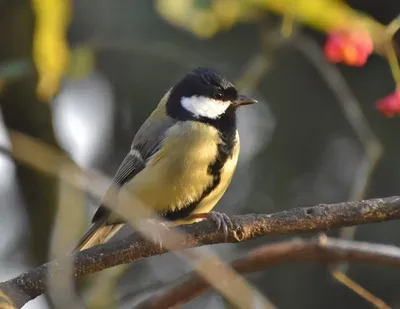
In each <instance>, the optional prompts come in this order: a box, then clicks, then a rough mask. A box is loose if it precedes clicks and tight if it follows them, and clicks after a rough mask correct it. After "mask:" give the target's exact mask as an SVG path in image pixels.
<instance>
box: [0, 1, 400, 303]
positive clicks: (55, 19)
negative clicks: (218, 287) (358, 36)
mask: <svg viewBox="0 0 400 309" xmlns="http://www.w3.org/2000/svg"><path fill="white" fill-rule="evenodd" d="M304 1H307V3H308V4H305V2H304ZM304 1H299V3H300V2H301V3H303V4H304V5H305V6H304V7H303V9H305V10H309V11H310V16H311V15H312V14H314V15H320V16H321V18H324V17H327V20H328V21H329V16H336V15H335V14H337V12H334V11H333V10H334V7H332V8H331V7H330V6H329V5H330V4H331V5H333V6H334V4H335V5H336V4H339V3H340V5H343V6H344V7H346V10H358V12H359V13H360V14H361V12H363V13H364V14H367V16H368V18H370V19H371V20H375V21H376V22H377V23H380V24H382V25H386V24H388V23H390V22H391V21H392V20H393V19H394V18H396V16H397V15H398V14H399V13H400V2H399V1H398V0H382V1H376V0H351V1H349V2H347V3H346V2H342V1H339V0H335V1H334V0H332V1H322V0H304ZM262 2H263V1H261V0H260V1H250V0H204V1H201V0H197V1H195V0H169V1H168V0H158V1H150V0H130V1H127V0H116V1H111V0H96V1H94V0H80V1H77V0H76V1H72V0H71V2H68V1H67V0H64V1H60V2H57V1H52V0H33V1H27V0H13V1H7V0H0V106H1V111H2V121H1V130H0V142H1V145H2V150H1V151H0V175H1V177H0V199H1V203H0V235H1V237H0V280H1V281H4V280H6V279H9V278H11V277H13V276H16V275H18V274H19V273H21V272H23V271H25V270H27V269H30V268H32V267H35V266H38V265H40V264H42V263H44V262H45V261H47V260H48V259H49V253H48V250H49V242H50V239H51V236H52V233H54V230H53V227H54V224H55V223H54V222H55V216H56V213H57V212H58V207H59V206H58V204H57V198H58V194H59V183H58V181H57V180H56V179H55V178H54V177H51V176H48V175H46V174H44V173H42V172H39V171H37V170H34V169H31V168H30V167H27V166H25V165H23V164H20V163H19V162H18V161H15V160H13V158H12V157H11V156H10V155H9V151H10V150H12V148H13V146H14V145H13V144H12V140H10V138H9V135H8V133H7V129H12V130H16V131H19V132H22V133H24V134H26V135H28V136H31V137H34V138H37V139H39V140H41V141H44V142H46V143H47V144H49V145H52V146H53V147H56V148H58V149H59V150H61V151H64V152H65V153H67V154H68V155H69V156H70V158H71V159H72V160H73V161H74V162H75V163H76V164H78V165H79V166H81V167H83V168H90V169H97V170H99V171H101V172H103V173H105V174H106V175H109V176H113V174H114V173H115V172H116V170H117V168H118V166H119V164H120V162H121V161H122V159H123V157H124V156H125V154H126V152H127V151H128V149H129V147H130V143H131V141H132V138H133V136H134V134H135V132H136V130H137V129H138V128H139V127H140V125H141V124H142V122H143V121H144V120H145V119H146V118H147V117H148V115H149V114H150V112H151V111H152V110H153V109H154V108H155V106H156V104H157V103H158V101H159V100H160V98H161V97H162V95H163V94H164V93H165V92H166V90H168V88H169V87H170V86H171V85H172V84H174V83H175V82H176V81H177V80H178V79H180V78H181V77H182V76H183V75H184V74H185V73H186V72H187V71H189V70H191V69H192V68H194V67H196V66H209V67H212V68H215V69H217V70H218V71H220V72H221V73H222V74H224V75H226V76H227V77H228V78H229V79H230V80H232V81H233V82H234V83H236V84H237V85H238V87H239V88H240V89H241V90H243V91H244V92H247V93H248V94H251V95H253V96H254V97H256V98H257V99H258V100H259V101H260V104H258V105H254V106H252V107H249V108H246V109H243V110H241V111H240V113H239V130H240V134H241V141H242V147H241V148H242V151H241V155H240V162H239V167H238V169H237V171H236V174H235V177H234V180H233V182H232V184H231V186H230V188H229V190H228V192H227V194H226V195H225V196H224V197H223V199H222V200H221V202H220V203H219V204H218V206H217V210H218V211H221V212H226V213H227V214H245V213H270V212H277V211H281V210H285V209H290V208H293V207H298V206H308V205H313V204H317V203H334V202H341V201H345V200H349V199H359V198H373V197H384V196H390V195H396V194H397V195H398V194H399V192H398V183H399V181H400V164H398V162H399V158H400V143H399V142H398V141H399V140H398V132H399V130H400V121H399V118H386V117H384V116H383V115H382V114H380V113H379V112H378V111H377V110H376V108H375V102H376V101H377V100H378V99H379V98H381V97H384V96H386V95H387V94H388V93H390V92H392V91H393V89H394V87H395V83H394V81H393V77H392V75H391V71H390V67H389V65H388V62H387V60H386V59H385V58H384V57H381V56H379V55H376V54H375V55H372V56H371V57H370V58H369V60H368V62H367V63H366V65H365V66H363V67H360V68H354V67H348V66H345V65H341V64H339V65H334V64H330V63H329V62H327V61H326V60H325V58H324V54H323V44H324V41H325V39H326V35H327V33H329V27H325V26H323V27H322V28H324V29H321V27H319V26H318V25H316V24H315V23H314V22H313V21H312V20H311V21H310V22H308V21H305V22H304V23H303V22H302V21H299V22H295V23H294V25H292V29H293V33H292V34H291V35H290V36H286V37H285V36H283V35H282V31H281V29H282V23H283V20H282V12H279V9H276V7H279V4H281V3H282V4H285V3H288V2H290V1H288V0H280V1H278V0H277V1H267V0H265V1H264V2H265V3H264V4H262ZM329 3H330V4H329ZM275 4H276V5H275ZM268 6H270V7H271V10H269V7H268ZM307 6H308V7H307ZM331 9H332V11H330V10H331ZM57 12H58V13H57ZM60 12H61V13H60ZM331 12H332V14H331ZM354 12H355V11H354ZM292 13H293V15H296V14H295V12H294V11H293V12H291V14H292ZM46 14H47V15H46ZM314 15H313V16H314ZM49 16H50V17H49ZM363 16H364V15H363ZM311 19H312V18H311ZM314 26H315V27H314ZM46 31H47V32H46ZM59 37H60V38H61V39H60V40H61V41H58V38H59ZM62 40H65V41H62ZM397 41H399V40H397ZM63 44H66V46H64V45H63ZM46 52H47V53H46ZM66 53H68V55H69V61H68V63H67V61H66V60H65V59H66ZM46 61H48V62H46ZM46 63H47V64H46ZM46 65H48V67H46ZM61 73H62V74H61ZM61 75H62V78H59V81H60V83H59V85H58V81H57V80H58V76H61ZM28 155H30V154H28ZM32 155H34V154H32ZM84 206H85V208H84V209H79V208H77V207H74V206H71V210H73V211H81V212H82V214H81V217H82V222H83V223H82V222H80V223H76V222H70V224H69V225H68V228H70V229H76V231H77V232H76V233H77V234H78V235H80V234H83V232H84V231H85V229H86V227H87V224H88V223H89V221H90V219H91V216H92V214H93V213H94V211H95V210H96V206H97V201H96V200H95V199H93V198H91V197H89V196H86V197H85V200H84ZM66 207H68V206H66ZM399 233H400V225H399V224H398V222H387V223H381V224H376V225H366V226H362V227H359V228H357V230H356V231H355V234H354V237H355V239H357V240H364V241H370V242H379V243H386V244H395V245H400V239H399V237H398V235H399ZM345 234H346V233H345ZM328 235H331V236H339V235H340V234H339V231H329V232H328ZM346 235H347V236H349V235H350V234H349V233H347V234H346ZM293 236H294V235H290V236H280V237H263V238H260V239H257V240H254V241H249V242H246V243H242V244H226V245H225V244H224V245H216V246H212V249H213V250H215V251H216V252H218V254H220V256H221V257H222V258H223V260H225V261H230V260H232V259H234V258H235V257H239V256H241V255H243V254H245V253H246V252H248V251H249V250H250V249H251V248H254V247H257V246H259V245H261V244H264V243H268V242H272V241H277V240H281V239H287V238H288V237H293ZM296 236H302V237H309V236H312V235H304V234H303V235H296ZM121 269H122V270H120V271H116V270H115V269H113V270H112V271H108V273H107V276H109V279H107V281H108V282H111V283H115V284H116V285H117V293H116V294H115V295H114V296H110V295H112V294H107V293H105V292H104V289H107V288H104V289H103V288H102V287H100V288H98V291H102V292H101V293H100V292H97V293H98V294H96V289H95V288H92V292H93V291H94V292H93V293H92V294H91V295H92V296H90V297H92V299H94V301H88V302H87V307H90V308H112V306H115V307H120V308H127V309H128V308H132V307H133V305H134V303H135V302H136V301H137V300H138V299H141V298H142V297H144V296H145V295H148V294H151V293H152V292H153V291H155V290H157V289H158V288H159V287H162V286H163V285H164V284H165V283H167V282H169V281H171V280H173V279H175V278H178V277H179V276H181V275H183V274H185V273H186V272H188V271H189V270H190V269H191V268H190V265H185V264H182V262H181V261H180V260H179V259H178V258H177V257H176V256H174V255H173V254H171V253H169V254H165V255H163V256H156V257H152V258H149V259H145V260H143V261H139V262H137V263H135V264H134V265H131V266H129V267H125V268H121ZM348 275H349V276H350V277H351V278H353V279H354V280H355V281H357V282H358V283H359V284H361V285H362V286H364V287H365V288H366V289H368V290H369V291H370V292H372V293H373V294H375V295H376V296H378V297H380V298H382V299H383V300H384V301H385V302H386V303H387V304H389V305H390V306H391V307H392V308H400V294H399V293H398V287H399V286H400V271H399V270H396V269H388V268H384V267H379V266H359V265H351V266H350V268H349V269H348ZM111 278H112V279H111ZM246 278H248V280H250V281H251V282H252V283H254V285H255V286H256V287H257V288H258V289H259V290H260V291H262V293H263V294H265V295H266V296H267V297H268V298H269V299H270V300H271V301H272V302H273V303H274V304H275V305H276V307H277V308H339V307H340V308H369V307H371V305H370V304H368V303H367V302H366V301H365V300H363V299H362V298H360V297H359V296H358V295H356V294H355V293H354V292H352V291H350V290H349V289H347V288H346V287H344V286H342V285H341V284H339V283H338V282H336V281H335V280H334V279H333V278H332V277H331V275H330V274H329V272H328V271H327V270H326V269H325V268H324V267H323V266H321V265H318V264H310V263H295V264H288V265H282V266H279V267H272V268H270V269H266V270H264V271H262V272H259V273H256V274H252V275H251V276H247V277H246ZM99 284H100V283H99V280H97V281H95V282H94V283H93V285H99ZM100 285H101V284H100ZM93 295H94V296H93ZM113 297H114V298H115V299H114V298H113ZM111 300H112V301H111ZM114 300H115V302H114ZM51 307H54V306H53V305H51V304H50V302H49V300H48V298H47V297H44V296H41V297H39V298H37V299H36V300H34V301H32V302H30V303H28V304H27V305H26V308H51ZM183 307H184V308H191V309H192V308H229V305H227V304H226V303H225V302H224V300H223V299H222V298H221V297H220V296H219V295H218V294H216V293H214V292H209V293H207V294H205V295H203V296H201V297H199V298H197V299H195V300H193V301H191V302H189V303H187V304H186V305H184V306H183Z"/></svg>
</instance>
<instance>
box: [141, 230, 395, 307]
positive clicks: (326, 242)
mask: <svg viewBox="0 0 400 309" xmlns="http://www.w3.org/2000/svg"><path fill="white" fill-rule="evenodd" d="M293 261H318V262H322V263H324V264H327V263H337V262H358V263H373V264H380V265H388V266H395V267H400V248H398V247H395V246H390V245H381V244H372V243H366V242H356V241H349V240H340V239H333V238H325V237H323V238H320V239H319V240H301V239H296V240H292V241H286V242H280V243H275V244H268V245H264V246H261V247H259V248H257V249H255V250H253V251H252V252H250V253H249V254H248V255H246V256H245V257H242V258H239V259H237V260H236V261H234V262H233V263H232V264H231V266H232V268H233V269H234V270H235V271H237V272H238V273H241V274H244V273H251V272H256V271H259V270H262V269H265V268H267V267H270V266H272V265H277V264H282V263H286V262H293ZM208 288H210V285H209V284H208V283H207V282H206V281H205V280H203V279H202V278H201V277H199V276H198V275H197V274H196V273H195V272H191V273H189V274H186V275H184V276H182V277H181V278H179V279H177V280H175V281H174V282H173V283H171V284H169V287H168V288H167V289H166V290H164V291H163V292H162V293H161V294H160V293H157V292H156V293H153V295H154V294H155V295H154V296H151V297H149V298H148V299H146V300H144V301H142V302H140V303H139V304H137V305H136V306H135V307H134V308H135V309H168V308H174V306H179V305H182V304H184V303H186V302H188V301H190V300H191V299H193V298H195V297H197V296H200V295H201V294H203V293H205V292H206V291H207V290H208Z"/></svg>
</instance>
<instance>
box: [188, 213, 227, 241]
mask: <svg viewBox="0 0 400 309" xmlns="http://www.w3.org/2000/svg"><path fill="white" fill-rule="evenodd" d="M191 217H193V218H194V219H197V218H198V219H210V220H211V221H213V222H214V223H215V224H216V225H217V228H218V229H222V231H223V232H224V235H225V242H227V241H228V235H229V233H228V232H229V229H233V227H234V226H233V222H232V220H231V219H230V218H229V217H228V215H227V214H225V213H222V212H216V211H210V212H208V213H199V214H193V215H192V216H191Z"/></svg>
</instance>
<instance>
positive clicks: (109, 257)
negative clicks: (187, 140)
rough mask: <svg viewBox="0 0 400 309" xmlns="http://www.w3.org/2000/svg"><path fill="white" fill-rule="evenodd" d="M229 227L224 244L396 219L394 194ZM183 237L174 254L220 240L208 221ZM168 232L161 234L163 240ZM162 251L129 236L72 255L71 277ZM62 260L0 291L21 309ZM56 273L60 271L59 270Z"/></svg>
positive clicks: (399, 204)
mask: <svg viewBox="0 0 400 309" xmlns="http://www.w3.org/2000/svg"><path fill="white" fill-rule="evenodd" d="M231 219H232V221H233V223H234V225H235V228H234V229H232V230H230V231H229V235H228V239H227V241H228V242H229V243H236V242H242V241H246V240H250V239H253V238H255V237H257V236H266V235H278V234H289V233H298V232H312V231H313V232H315V231H324V230H327V229H331V228H339V227H345V226H351V225H359V224H366V223H375V222H382V221H388V220H395V219H400V196H394V197H388V198H380V199H372V200H364V201H356V202H344V203H338V204H320V205H317V206H313V207H305V208H294V209H290V210H286V211H282V212H278V213H274V214H259V215H257V214H248V215H242V216H233V217H231ZM180 229H181V230H182V231H183V232H184V233H182V235H184V236H183V237H182V238H180V241H179V242H177V243H176V244H175V245H174V249H175V250H180V249H185V248H192V247H198V246H202V245H210V244H218V243H224V242H225V236H224V233H223V232H222V231H221V230H218V229H217V228H216V227H215V224H213V223H212V222H211V221H209V220H205V221H202V222H199V223H196V224H190V225H186V226H182V227H181V228H180ZM171 232H174V231H173V230H165V232H163V238H164V237H165V238H166V239H167V238H168V236H169V234H170V233H171ZM164 252H166V251H165V249H161V248H159V246H154V245H153V243H152V242H149V241H147V240H144V239H143V238H140V237H138V235H132V236H130V237H128V238H126V239H123V240H120V241H115V242H111V243H107V244H104V245H101V246H97V247H93V248H90V249H88V250H85V251H82V252H79V253H77V254H75V255H74V256H73V263H74V267H75V268H74V276H75V277H80V276H85V275H88V274H91V273H94V272H98V271H101V270H103V269H106V268H110V267H113V266H116V265H120V264H125V263H132V262H135V261H138V260H140V259H143V258H146V257H149V256H153V255H158V254H162V253H164ZM60 265H62V260H55V261H52V262H50V263H47V264H44V265H42V266H39V267H38V268H36V269H33V270H31V271H28V272H26V273H24V274H22V275H20V276H18V277H16V278H13V279H11V280H9V281H6V282H3V283H0V291H3V292H4V293H5V294H6V295H8V296H9V297H10V298H11V299H12V300H13V301H14V303H15V305H16V306H17V307H21V306H23V305H24V304H25V303H27V302H28V301H29V300H31V299H34V298H35V297H37V296H39V295H40V294H42V293H43V292H44V291H45V290H46V285H45V280H44V279H45V278H46V276H47V274H48V268H49V267H50V266H51V267H52V271H53V273H54V272H57V268H60ZM60 271H61V269H60Z"/></svg>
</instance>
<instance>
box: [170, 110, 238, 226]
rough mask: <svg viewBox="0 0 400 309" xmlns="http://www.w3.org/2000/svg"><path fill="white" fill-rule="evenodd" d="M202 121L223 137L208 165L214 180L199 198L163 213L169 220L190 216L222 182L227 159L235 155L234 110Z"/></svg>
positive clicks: (209, 172)
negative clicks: (218, 117) (222, 115)
mask: <svg viewBox="0 0 400 309" xmlns="http://www.w3.org/2000/svg"><path fill="white" fill-rule="evenodd" d="M202 122H205V123H207V124H209V125H212V126H214V127H215V128H216V129H217V130H218V133H219V136H220V138H221V143H219V144H218V145H217V157H216V158H215V161H214V162H212V163H211V164H210V165H209V166H208V167H207V173H208V174H209V175H211V176H212V177H213V180H212V182H211V184H210V185H209V186H208V187H207V188H206V189H205V190H204V191H203V193H202V194H201V196H200V197H199V199H198V200H196V201H194V202H191V203H190V204H188V205H186V206H184V207H182V208H181V209H179V210H176V211H171V212H167V213H165V214H163V217H164V218H165V219H167V220H170V221H175V220H180V219H185V218H187V217H189V216H190V214H191V213H192V212H193V211H194V210H195V209H196V207H197V205H198V204H199V203H200V202H201V201H202V200H203V199H205V198H206V197H207V196H208V195H209V194H210V193H211V192H213V191H214V190H215V188H217V187H218V185H219V184H220V182H221V172H222V168H223V167H224V165H225V163H226V161H227V160H228V159H229V158H231V157H232V155H233V149H234V147H235V145H236V143H237V141H236V115H235V113H234V110H232V113H226V114H225V115H224V117H223V118H220V119H217V120H211V119H202Z"/></svg>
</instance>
